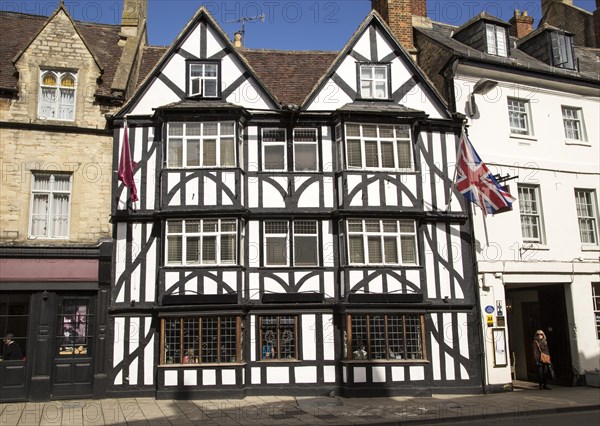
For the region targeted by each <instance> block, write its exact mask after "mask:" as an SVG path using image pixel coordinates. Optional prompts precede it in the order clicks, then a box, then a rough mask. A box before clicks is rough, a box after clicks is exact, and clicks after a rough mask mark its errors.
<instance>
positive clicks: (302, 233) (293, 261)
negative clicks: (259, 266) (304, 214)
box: [263, 220, 321, 268]
mask: <svg viewBox="0 0 600 426" xmlns="http://www.w3.org/2000/svg"><path fill="white" fill-rule="evenodd" d="M269 223H277V224H281V225H282V229H285V232H268V231H267V224H269ZM306 224H309V225H310V226H311V227H314V231H313V232H307V231H306V228H305V229H301V226H302V225H306ZM319 224H320V222H319V221H318V220H296V221H286V220H266V221H264V222H263V254H264V256H263V263H264V266H267V267H286V266H290V265H292V266H293V267H298V268H310V267H315V266H319V265H320V262H321V260H320V249H319V247H320V246H319ZM271 238H276V239H282V238H285V247H284V250H285V263H272V262H271V261H270V258H269V255H268V253H269V250H268V249H269V239H271ZM299 238H311V239H314V250H315V251H314V253H315V256H316V261H315V263H301V262H299V260H298V258H297V256H296V254H297V252H296V250H297V249H299V247H298V246H297V245H296V244H295V242H296V240H297V239H299ZM290 247H291V248H293V250H292V251H293V254H292V253H290Z"/></svg>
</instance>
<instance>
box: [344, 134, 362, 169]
mask: <svg viewBox="0 0 600 426" xmlns="http://www.w3.org/2000/svg"><path fill="white" fill-rule="evenodd" d="M347 146H348V167H362V160H361V154H360V141H357V140H349V141H348V142H347Z"/></svg>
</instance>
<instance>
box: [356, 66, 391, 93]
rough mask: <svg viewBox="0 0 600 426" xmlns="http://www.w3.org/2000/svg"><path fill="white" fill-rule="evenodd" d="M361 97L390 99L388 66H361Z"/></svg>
mask: <svg viewBox="0 0 600 426" xmlns="http://www.w3.org/2000/svg"><path fill="white" fill-rule="evenodd" d="M359 68H360V97H361V98H363V99H389V98H390V93H389V89H388V87H389V85H388V76H389V75H390V73H389V65H388V64H360V67H359Z"/></svg>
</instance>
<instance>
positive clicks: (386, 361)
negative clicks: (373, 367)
mask: <svg viewBox="0 0 600 426" xmlns="http://www.w3.org/2000/svg"><path fill="white" fill-rule="evenodd" d="M342 364H429V361H428V360H426V359H346V360H342Z"/></svg>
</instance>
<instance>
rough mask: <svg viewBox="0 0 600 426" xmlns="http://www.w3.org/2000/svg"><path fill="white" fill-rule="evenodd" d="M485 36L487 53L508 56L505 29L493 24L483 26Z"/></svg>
mask: <svg viewBox="0 0 600 426" xmlns="http://www.w3.org/2000/svg"><path fill="white" fill-rule="evenodd" d="M485 35H486V43H487V53H489V54H490V55H497V56H503V57H507V56H508V49H507V44H506V40H507V37H506V28H504V27H501V26H498V25H494V24H485Z"/></svg>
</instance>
